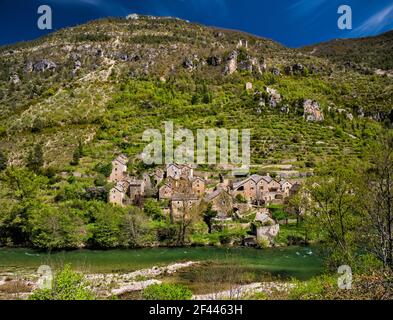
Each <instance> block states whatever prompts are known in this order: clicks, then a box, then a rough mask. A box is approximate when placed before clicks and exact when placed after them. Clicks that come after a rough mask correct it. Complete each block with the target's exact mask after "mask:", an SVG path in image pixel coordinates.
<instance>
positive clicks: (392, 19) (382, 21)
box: [353, 4, 393, 36]
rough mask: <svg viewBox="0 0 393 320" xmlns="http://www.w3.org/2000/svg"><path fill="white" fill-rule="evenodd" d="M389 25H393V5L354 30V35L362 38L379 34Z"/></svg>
mask: <svg viewBox="0 0 393 320" xmlns="http://www.w3.org/2000/svg"><path fill="white" fill-rule="evenodd" d="M389 25H393V4H391V5H389V6H387V7H386V8H384V9H382V10H381V11H379V12H378V13H376V14H374V15H373V16H372V17H371V18H369V19H367V20H366V21H364V22H363V23H362V24H361V25H360V26H359V27H357V28H355V29H354V30H353V34H354V35H358V36H362V35H368V34H373V33H374V34H375V33H379V32H381V31H382V30H384V29H385V28H386V27H388V26H389Z"/></svg>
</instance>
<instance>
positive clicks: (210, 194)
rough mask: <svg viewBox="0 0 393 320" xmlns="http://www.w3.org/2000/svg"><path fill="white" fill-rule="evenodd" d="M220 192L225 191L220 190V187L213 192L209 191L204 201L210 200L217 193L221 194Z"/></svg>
mask: <svg viewBox="0 0 393 320" xmlns="http://www.w3.org/2000/svg"><path fill="white" fill-rule="evenodd" d="M221 192H225V191H224V190H222V189H217V190H214V191H213V192H211V193H209V194H207V195H206V197H205V200H206V201H211V200H213V199H214V198H215V197H217V196H219V195H220V194H221Z"/></svg>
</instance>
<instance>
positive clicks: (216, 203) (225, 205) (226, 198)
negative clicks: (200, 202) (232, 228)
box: [204, 188, 233, 217]
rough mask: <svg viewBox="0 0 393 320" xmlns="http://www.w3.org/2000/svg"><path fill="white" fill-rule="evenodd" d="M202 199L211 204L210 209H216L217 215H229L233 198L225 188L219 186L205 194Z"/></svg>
mask: <svg viewBox="0 0 393 320" xmlns="http://www.w3.org/2000/svg"><path fill="white" fill-rule="evenodd" d="M204 200H205V202H207V203H210V204H211V205H212V209H213V210H214V211H217V213H218V215H219V216H225V217H228V216H230V215H231V213H232V210H233V198H232V196H231V195H230V194H229V193H228V192H227V191H226V190H224V189H221V188H219V189H217V190H214V191H213V192H211V193H209V194H208V195H206V197H205V199H204Z"/></svg>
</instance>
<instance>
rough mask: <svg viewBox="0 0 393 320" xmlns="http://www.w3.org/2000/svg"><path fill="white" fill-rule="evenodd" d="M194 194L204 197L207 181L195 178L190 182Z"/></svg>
mask: <svg viewBox="0 0 393 320" xmlns="http://www.w3.org/2000/svg"><path fill="white" fill-rule="evenodd" d="M190 182H191V189H192V193H193V194H195V195H196V196H197V197H199V198H200V197H202V196H203V194H204V193H205V190H206V184H205V180H203V179H202V178H200V177H195V178H192V179H191V180H190Z"/></svg>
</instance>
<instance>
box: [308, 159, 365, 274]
mask: <svg viewBox="0 0 393 320" xmlns="http://www.w3.org/2000/svg"><path fill="white" fill-rule="evenodd" d="M355 187H356V175H355V173H354V172H353V171H352V170H350V169H347V168H345V167H341V166H337V165H336V166H335V167H334V168H327V169H326V170H324V171H323V172H320V175H319V176H318V178H316V179H315V180H314V179H312V180H311V181H310V182H309V186H308V188H307V190H308V192H309V195H310V197H311V205H310V207H309V208H307V209H308V210H309V211H308V214H309V219H312V225H313V226H314V227H315V229H316V230H317V231H318V232H319V234H320V235H321V236H322V237H323V240H324V245H325V248H326V249H327V250H328V252H329V263H330V264H331V265H332V266H334V267H336V266H337V265H341V264H344V263H347V264H349V263H351V262H352V261H353V258H354V257H353V254H354V251H355V250H356V242H355V239H356V237H355V236H356V232H357V230H358V228H359V226H360V222H361V220H362V215H361V210H360V208H359V205H358V201H357V197H356V195H355V193H354V190H355Z"/></svg>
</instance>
